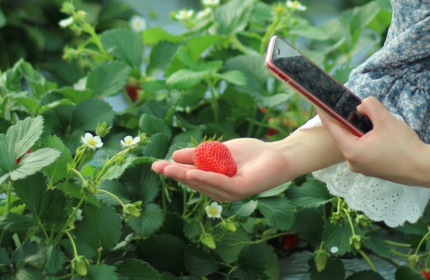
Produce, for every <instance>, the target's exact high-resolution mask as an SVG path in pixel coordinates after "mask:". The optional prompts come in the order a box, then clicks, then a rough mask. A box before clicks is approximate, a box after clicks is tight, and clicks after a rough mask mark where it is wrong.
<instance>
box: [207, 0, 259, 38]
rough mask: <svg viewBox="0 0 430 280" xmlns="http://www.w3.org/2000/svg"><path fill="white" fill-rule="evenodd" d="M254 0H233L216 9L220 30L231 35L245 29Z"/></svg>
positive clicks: (216, 18) (223, 33) (221, 32)
mask: <svg viewBox="0 0 430 280" xmlns="http://www.w3.org/2000/svg"><path fill="white" fill-rule="evenodd" d="M253 2H254V1H253V0H233V1H229V2H227V3H226V4H223V5H221V6H220V7H218V9H216V10H215V21H216V22H217V23H219V29H218V32H219V33H220V34H222V35H231V34H235V33H238V32H240V31H243V30H244V29H245V27H246V26H247V25H248V23H249V20H250V18H251V13H252V9H253Z"/></svg>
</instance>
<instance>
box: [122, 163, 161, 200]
mask: <svg viewBox="0 0 430 280" xmlns="http://www.w3.org/2000/svg"><path fill="white" fill-rule="evenodd" d="M120 181H121V182H122V183H123V184H124V185H125V186H126V187H127V189H128V191H129V192H130V193H131V194H132V195H133V197H135V198H137V200H140V201H142V204H147V203H150V202H153V201H154V199H155V198H156V197H157V195H158V193H159V192H160V187H161V181H160V179H159V175H158V174H156V173H155V172H153V171H152V170H151V164H148V163H144V164H140V165H137V166H135V167H133V168H129V169H127V170H126V172H125V173H124V176H122V177H121V180H120Z"/></svg>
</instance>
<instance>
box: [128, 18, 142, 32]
mask: <svg viewBox="0 0 430 280" xmlns="http://www.w3.org/2000/svg"><path fill="white" fill-rule="evenodd" d="M130 26H131V28H133V30H134V31H136V32H142V31H143V30H145V29H146V20H145V19H144V18H143V17H141V16H137V15H134V16H133V17H132V18H131V19H130Z"/></svg>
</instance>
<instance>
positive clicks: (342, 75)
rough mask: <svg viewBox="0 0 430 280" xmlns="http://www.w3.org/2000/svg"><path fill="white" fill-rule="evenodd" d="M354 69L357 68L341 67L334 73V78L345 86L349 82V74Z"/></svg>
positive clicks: (350, 66)
mask: <svg viewBox="0 0 430 280" xmlns="http://www.w3.org/2000/svg"><path fill="white" fill-rule="evenodd" d="M354 68H355V67H354V66H352V65H349V66H346V65H345V66H342V67H339V68H337V69H336V70H335V71H334V74H333V78H335V79H336V80H337V81H338V82H339V83H341V84H344V83H346V82H347V81H348V79H349V74H350V73H351V71H352V70H353V69H354Z"/></svg>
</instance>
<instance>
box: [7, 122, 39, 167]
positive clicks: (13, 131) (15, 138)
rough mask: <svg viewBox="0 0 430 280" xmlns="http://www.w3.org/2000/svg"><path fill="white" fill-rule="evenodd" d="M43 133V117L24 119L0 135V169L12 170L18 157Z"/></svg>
mask: <svg viewBox="0 0 430 280" xmlns="http://www.w3.org/2000/svg"><path fill="white" fill-rule="evenodd" d="M42 132H43V117H42V116H37V117H35V118H26V119H25V120H22V121H19V122H18V123H17V124H16V125H14V126H11V127H10V128H9V129H8V130H7V132H6V134H0V158H1V159H2V160H1V161H0V168H1V169H2V170H3V171H5V172H10V171H12V170H13V167H14V165H15V161H16V160H17V159H18V157H20V156H22V155H23V154H25V153H26V152H27V151H28V150H29V149H30V148H31V147H32V146H33V145H34V143H36V141H37V140H38V139H39V137H40V135H41V134H42Z"/></svg>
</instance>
